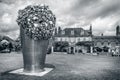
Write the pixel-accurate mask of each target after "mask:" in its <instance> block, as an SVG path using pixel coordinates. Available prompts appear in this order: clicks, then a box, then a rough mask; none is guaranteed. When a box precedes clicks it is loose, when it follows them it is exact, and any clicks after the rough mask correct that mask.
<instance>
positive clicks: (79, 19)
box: [0, 0, 120, 38]
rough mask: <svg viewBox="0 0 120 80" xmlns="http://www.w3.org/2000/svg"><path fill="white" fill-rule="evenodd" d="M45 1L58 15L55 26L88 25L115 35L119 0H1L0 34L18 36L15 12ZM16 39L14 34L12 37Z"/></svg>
mask: <svg viewBox="0 0 120 80" xmlns="http://www.w3.org/2000/svg"><path fill="white" fill-rule="evenodd" d="M39 3H40V4H41V3H43V4H47V5H49V7H50V9H51V10H52V11H53V13H54V14H55V15H56V17H57V24H56V25H57V26H62V27H63V28H65V27H84V28H86V29H88V28H89V25H90V24H93V33H94V35H98V34H101V33H104V34H105V35H108V34H110V35H114V34H115V27H116V25H118V24H120V19H119V17H120V15H119V14H120V9H119V8H120V5H119V4H120V0H114V1H113V0H0V33H1V34H6V35H9V36H11V37H13V36H12V34H13V33H14V34H15V32H16V33H17V34H16V35H18V33H19V31H18V30H19V26H18V25H17V23H16V18H17V15H18V14H17V12H18V10H19V9H23V8H24V7H25V6H27V5H31V4H39ZM14 38H15V37H14Z"/></svg>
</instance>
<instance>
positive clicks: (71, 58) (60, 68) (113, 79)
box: [0, 53, 120, 80]
mask: <svg viewBox="0 0 120 80" xmlns="http://www.w3.org/2000/svg"><path fill="white" fill-rule="evenodd" d="M22 61H23V60H22V54H15V53H11V54H0V73H2V72H5V71H9V70H14V69H18V68H21V67H23V62H22ZM46 64H52V65H54V66H55V68H54V70H53V71H51V72H50V73H48V74H46V75H45V76H43V77H35V76H24V75H13V74H4V75H1V76H0V80H120V77H119V76H120V58H119V57H110V56H91V55H66V54H51V55H47V57H46Z"/></svg>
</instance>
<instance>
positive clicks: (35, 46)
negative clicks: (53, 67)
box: [20, 28, 48, 72]
mask: <svg viewBox="0 0 120 80" xmlns="http://www.w3.org/2000/svg"><path fill="white" fill-rule="evenodd" d="M20 35H21V45H22V53H23V61H24V71H25V72H41V71H44V67H45V58H46V52H47V48H48V40H33V39H31V38H29V37H28V36H27V35H26V34H25V32H24V29H23V28H20Z"/></svg>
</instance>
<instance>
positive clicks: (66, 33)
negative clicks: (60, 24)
mask: <svg viewBox="0 0 120 80" xmlns="http://www.w3.org/2000/svg"><path fill="white" fill-rule="evenodd" d="M82 36H84V37H85V36H90V33H89V30H84V29H83V28H65V29H64V30H62V31H61V33H58V34H57V35H55V37H82Z"/></svg>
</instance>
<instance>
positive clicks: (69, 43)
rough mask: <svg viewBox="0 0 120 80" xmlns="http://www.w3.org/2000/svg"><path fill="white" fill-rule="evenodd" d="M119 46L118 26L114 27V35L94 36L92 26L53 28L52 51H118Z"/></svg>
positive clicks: (119, 34)
mask: <svg viewBox="0 0 120 80" xmlns="http://www.w3.org/2000/svg"><path fill="white" fill-rule="evenodd" d="M119 47H120V27H119V26H117V27H116V36H103V35H102V36H94V35H93V34H92V26H90V28H89V30H84V29H83V28H65V29H63V30H62V29H61V28H60V27H59V28H58V29H55V35H54V38H53V46H52V51H54V52H67V53H69V54H73V53H93V52H109V53H110V52H112V51H113V50H114V51H116V52H117V51H118V52H119Z"/></svg>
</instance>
